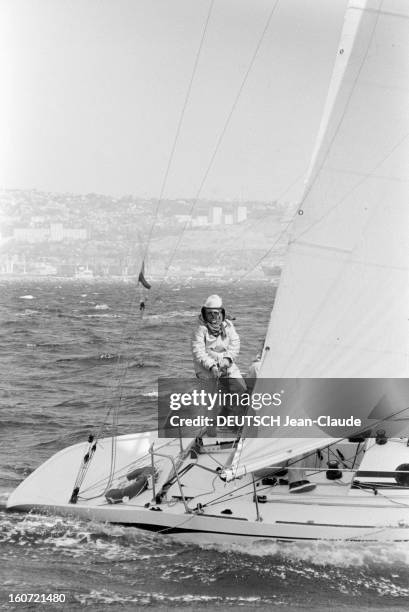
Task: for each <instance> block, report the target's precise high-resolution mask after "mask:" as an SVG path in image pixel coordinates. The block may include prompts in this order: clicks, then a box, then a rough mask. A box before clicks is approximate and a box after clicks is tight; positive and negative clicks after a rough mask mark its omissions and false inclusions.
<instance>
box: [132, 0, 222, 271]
mask: <svg viewBox="0 0 409 612" xmlns="http://www.w3.org/2000/svg"><path fill="white" fill-rule="evenodd" d="M214 2H215V0H211V1H210V3H209V9H208V12H207V17H206V20H205V23H204V26H203V31H202V36H201V39H200V43H199V47H198V50H197V52H196V56H195V61H194V64H193V69H192V74H191V76H190V80H189V84H188V88H187V91H186V95H185V99H184V102H183V106H182V110H181V113H180V116H179V121H178V124H177V128H176V133H175V138H174V140H173V145H172V149H171V152H170V155H169V159H168V163H167V166H166V170H165V174H164V176H163V180H162V184H161V188H160V193H159V198H158V202H157V205H156V210H155V214H154V218H153V221H152V224H151V227H150V230H149V234H148V238H147V242H146V246H145V250H144V254H143V258H142V260H144V259H145V257H146V255H147V252H148V249H149V245H150V241H151V239H152V234H153V230H154V227H155V225H156V222H157V220H158V215H159V209H160V205H161V203H162V200H163V195H164V193H165V189H166V186H167V182H168V178H169V173H170V170H171V167H172V163H173V159H174V157H175V153H176V147H177V144H178V141H179V136H180V132H181V130H182V125H183V122H184V118H185V114H186V109H187V106H188V103H189V100H190V95H191V92H192V87H193V82H194V80H195V77H196V73H197V67H198V65H199V60H200V56H201V54H202V49H203V46H204V41H205V38H206V34H207V30H208V25H209V22H210V18H211V15H212V12H213V6H214Z"/></svg>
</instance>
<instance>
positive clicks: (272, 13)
mask: <svg viewBox="0 0 409 612" xmlns="http://www.w3.org/2000/svg"><path fill="white" fill-rule="evenodd" d="M279 2H280V0H275V2H274V4H273V7H272V8H271V10H270V13H269V15H268V18H267V20H266V23H265V25H264V28H263V30H262V32H261V35H260V36H259V39H258V42H257V44H256V47H255V49H254V51H253V54H252V57H251V59H250V62H249V65H248V67H247V70H246V72H245V74H244V77H243V79H242V81H241V84H240V87H239V89H238V92H237V94H236V96H235V98H234V100H233V104H232V106H231V108H230V111H229V113H228V115H227V118H226V120H225V122H224V125H223V128H222V130H221V132H220V134H219V137H218V139H217V141H216V145H215V147H214V150H213V153H212V155H211V157H210V160H209V163H208V165H207V167H206V170H205V172H204V175H203V178H202V180H201V182H200V185H199V188H198V190H197V192H196V195H195V197H194V198H193V202H192V204H191V207H190V210H189V218H188V219H187V220H186V222H185V224H184V226H183V227H182V230H181V232H180V235H179V238H178V240H177V242H176V245H175V247H174V248H173V250H172V252H171V255H170V257H169V260H168V263H167V266H166V268H165V272H164V278H163V279H162V282H161V284H160V285H159V291H160V290H161V288H162V286H163V284H164V282H165V279H166V278H167V273H168V271H169V268H170V266H171V265H172V263H173V260H174V258H175V255H176V252H177V250H178V248H179V246H180V244H181V242H182V238H183V236H184V234H185V231H186V230H187V228H188V227H189V225H190V222H191V217H192V214H193V211H194V209H195V207H196V204H197V202H198V200H199V197H200V195H201V193H202V190H203V187H204V185H205V183H206V181H207V178H208V176H209V174H210V171H211V169H212V167H213V164H214V161H215V159H216V156H217V153H218V152H219V149H220V146H221V144H222V142H223V140H224V137H225V135H226V132H227V128H228V127H229V125H230V121H231V119H232V116H233V114H234V111H235V110H236V107H237V105H238V102H239V99H240V97H241V95H242V93H243V90H244V88H245V85H246V83H247V80H248V77H249V75H250V72H251V70H252V69H253V66H254V63H255V61H256V59H257V56H258V53H259V50H260V47H261V45H262V43H263V41H264V39H265V36H266V34H267V31H268V29H269V27H270V23H271V21H272V18H273V15H274V13H275V11H276V9H277V6H278V4H279Z"/></svg>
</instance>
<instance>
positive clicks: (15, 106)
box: [0, 0, 346, 201]
mask: <svg viewBox="0 0 409 612" xmlns="http://www.w3.org/2000/svg"><path fill="white" fill-rule="evenodd" d="M345 6H346V0H213V2H212V1H211V0H0V23H1V25H0V73H1V81H0V83H1V89H2V95H1V96H0V133H1V134H2V137H1V138H0V187H1V188H6V189H39V190H44V191H57V192H75V193H90V192H95V193H104V194H107V195H114V196H122V195H126V194H132V195H135V196H137V197H147V198H157V197H159V195H160V194H161V193H162V196H163V197H164V198H192V197H199V198H209V199H234V200H239V201H246V200H267V201H269V200H275V199H283V200H291V199H293V198H295V197H297V195H298V193H299V191H300V189H301V187H302V179H303V176H304V174H305V171H306V169H307V167H308V163H309V159H310V156H311V152H312V149H313V145H314V138H315V136H316V133H317V130H318V127H319V121H320V114H321V111H322V108H323V105H324V102H325V96H326V92H327V88H328V83H329V78H330V75H331V71H332V67H333V63H334V59H335V54H336V49H337V44H338V40H339V35H340V32H341V28H342V21H343V14H344V10H345ZM209 11H210V17H209V21H208V25H207V29H206V32H205V36H204V39H203V45H202V49H201V53H200V55H199V57H198V62H197V68H196V71H195V73H194V78H193V81H192V84H191V90H190V95H189V97H188V100H187V103H186V107H185V112H184V114H183V121H182V123H181V125H180V130H179V133H178V137H177V138H176V134H177V130H178V125H179V122H180V119H181V115H182V109H183V108H184V105H185V100H186V94H187V91H188V86H189V83H190V81H191V78H192V71H193V67H194V65H195V61H196V59H197V54H198V49H199V45H200V41H201V38H202V34H203V31H204V27H205V23H206V19H207V17H208V15H209ZM271 13H272V17H271V20H270V22H269V26H268V28H267V30H266V33H265V35H264V38H261V37H262V32H263V30H264V28H265V26H266V23H267V20H268V17H269V15H270V14H271ZM260 40H261V44H260V46H259V50H258V53H257V54H256V56H255V59H254V62H253V64H252V67H251V70H250V72H249V73H248V76H247V78H246V79H244V77H245V75H246V73H247V71H248V69H249V66H250V63H251V59H252V57H253V56H254V53H255V49H256V47H257V45H258V43H259V42H260ZM243 81H244V85H243ZM239 92H240V95H238V94H239ZM232 109H233V112H232ZM172 151H173V154H172ZM167 169H168V170H167Z"/></svg>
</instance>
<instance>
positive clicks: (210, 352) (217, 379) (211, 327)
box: [192, 295, 246, 436]
mask: <svg viewBox="0 0 409 612" xmlns="http://www.w3.org/2000/svg"><path fill="white" fill-rule="evenodd" d="M239 351H240V338H239V335H238V333H237V332H236V330H235V328H234V325H233V323H232V322H231V321H229V320H228V319H226V313H225V310H224V308H223V302H222V299H221V297H219V296H218V295H211V296H209V297H208V298H207V300H206V301H205V302H204V304H203V306H202V309H201V312H200V315H199V325H198V326H197V328H196V330H195V332H194V334H193V338H192V354H193V364H194V368H195V372H196V376H197V378H198V379H199V380H202V381H208V382H210V381H212V380H213V381H214V387H215V389H217V390H218V391H221V392H222V394H223V393H229V394H235V395H237V397H239V396H240V394H241V393H243V391H245V390H246V385H245V384H244V381H243V379H242V376H241V373H240V370H239V368H238V367H237V365H236V363H235V361H236V359H237V357H238V354H239ZM212 386H213V383H212ZM217 409H218V414H219V415H221V416H229V415H237V416H239V415H241V414H242V413H243V411H242V409H241V407H240V405H237V403H235V404H232V403H231V402H230V401H228V400H226V401H223V402H222V404H221V405H220V404H219V405H218V407H217ZM227 429H228V430H229V431H238V428H237V427H228V428H227ZM223 430H224V428H223ZM207 433H208V435H211V436H213V435H216V433H217V431H216V429H215V428H208V430H207Z"/></svg>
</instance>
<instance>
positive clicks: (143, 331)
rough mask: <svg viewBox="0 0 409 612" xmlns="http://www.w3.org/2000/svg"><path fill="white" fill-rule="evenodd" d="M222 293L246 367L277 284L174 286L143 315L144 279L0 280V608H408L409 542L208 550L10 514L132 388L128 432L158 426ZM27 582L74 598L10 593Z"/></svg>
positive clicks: (26, 587)
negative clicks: (170, 388)
mask: <svg viewBox="0 0 409 612" xmlns="http://www.w3.org/2000/svg"><path fill="white" fill-rule="evenodd" d="M215 292H216V293H219V294H221V295H222V296H223V298H224V301H225V304H226V309H227V312H228V314H229V316H230V317H234V318H235V325H236V328H237V330H238V331H239V333H240V336H241V341H242V350H241V357H240V362H239V365H240V367H241V369H242V371H243V373H244V372H246V369H247V367H248V365H249V363H250V361H251V359H252V358H253V357H254V355H255V354H256V352H257V349H258V348H259V346H260V342H261V340H262V338H263V337H264V334H265V331H266V327H267V323H268V319H269V315H270V310H271V307H272V303H273V299H274V290H273V287H272V285H270V284H268V283H248V284H236V285H235V284H229V285H225V286H223V285H218V286H214V285H213V286H209V285H207V286H206V285H204V284H199V285H197V286H194V287H184V286H179V285H177V284H174V285H165V286H163V287H162V288H161V290H160V293H158V292H156V294H155V292H154V290H153V293H152V296H150V297H149V299H148V301H147V309H146V312H145V315H144V317H143V318H142V317H141V316H140V314H139V299H140V295H139V294H138V289H136V288H135V286H134V285H133V284H125V283H116V284H115V283H107V282H106V283H102V282H97V281H94V282H88V283H81V282H79V281H76V282H74V281H57V280H48V281H45V280H44V281H41V282H39V281H33V280H32V281H28V280H24V281H23V280H22V281H14V282H11V281H1V282H0V322H1V324H0V333H1V338H0V342H1V348H2V350H1V353H0V368H1V375H0V378H1V390H0V610H54V609H61V610H62V609H65V610H67V611H68V610H69V611H70V612H71V611H75V610H82V609H92V610H101V609H103V610H123V611H128V610H129V611H131V610H184V611H189V610H198V611H199V612H200V611H213V610H220V611H224V610H249V609H252V610H253V609H254V610H275V609H277V610H289V611H291V610H300V611H301V610H316V611H321V610H322V611H323V610H354V611H355V610H360V611H361V610H362V611H365V610H372V611H373V610H407V609H409V547H408V546H407V545H406V544H401V545H400V544H395V545H393V546H385V545H382V546H373V545H360V544H351V543H350V544H345V545H341V544H335V543H331V544H311V543H308V544H303V545H298V544H297V545H295V544H275V543H270V542H268V543H263V542H261V543H259V544H253V545H248V544H237V545H226V546H213V547H199V546H193V545H183V544H180V543H178V542H176V541H173V540H172V539H170V538H169V537H164V536H158V535H154V534H146V533H144V532H141V531H138V530H137V529H133V528H122V527H116V526H115V527H114V526H110V525H105V524H98V523H90V522H85V521H80V520H76V519H67V518H61V517H59V516H53V515H47V516H45V515H44V516H42V515H40V514H37V513H30V514H22V513H8V512H6V509H5V502H6V499H7V496H8V494H9V493H10V492H11V491H12V490H13V489H14V488H15V487H16V486H17V485H18V484H19V482H21V480H23V479H24V478H25V477H26V476H27V475H28V474H30V472H32V471H33V470H34V469H35V468H36V467H37V466H39V465H40V464H41V463H42V462H43V461H45V460H46V459H47V458H48V457H50V456H51V455H52V454H53V453H55V452H57V451H58V450H60V449H62V448H64V447H65V446H68V445H70V444H74V443H76V442H82V441H84V440H86V438H87V437H88V435H89V434H90V433H92V432H93V431H95V430H96V429H97V428H98V427H99V425H100V423H101V422H102V421H103V419H104V417H105V414H106V412H107V410H108V408H109V406H110V405H112V403H115V402H116V403H118V402H119V398H120V397H121V401H120V433H126V432H133V431H143V430H148V429H154V428H155V427H156V384H157V378H158V376H159V375H164V376H180V377H185V378H186V377H188V376H190V374H191V373H192V365H191V359H190V342H189V340H190V335H191V332H192V329H193V326H194V325H195V317H196V316H197V314H198V310H199V306H200V304H201V303H202V301H203V299H204V298H205V297H206V296H207V295H209V294H211V293H215ZM155 296H156V297H155ZM17 593H45V594H47V593H60V594H65V599H66V602H65V603H48V602H47V603H31V604H29V603H10V594H14V595H15V594H17Z"/></svg>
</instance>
